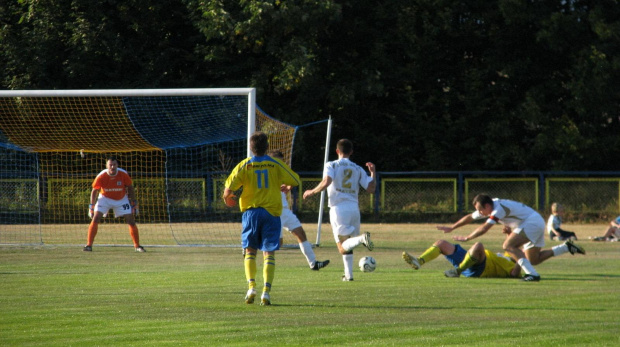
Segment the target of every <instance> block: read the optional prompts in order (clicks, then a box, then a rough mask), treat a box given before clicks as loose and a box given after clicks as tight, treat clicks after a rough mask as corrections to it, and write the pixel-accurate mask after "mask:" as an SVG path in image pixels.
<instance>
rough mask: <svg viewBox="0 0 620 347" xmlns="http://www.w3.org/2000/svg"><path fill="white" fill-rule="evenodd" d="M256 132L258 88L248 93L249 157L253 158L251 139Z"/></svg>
mask: <svg viewBox="0 0 620 347" xmlns="http://www.w3.org/2000/svg"><path fill="white" fill-rule="evenodd" d="M254 131H256V88H252V89H250V92H249V93H248V144H247V145H248V148H247V153H248V155H247V156H248V157H251V156H252V150H250V137H251V136H252V134H254Z"/></svg>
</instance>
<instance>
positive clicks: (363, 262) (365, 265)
mask: <svg viewBox="0 0 620 347" xmlns="http://www.w3.org/2000/svg"><path fill="white" fill-rule="evenodd" d="M359 266H360V270H362V272H373V271H375V268H376V267H377V261H376V260H375V258H373V257H370V256H366V257H363V258H362V259H360V262H359Z"/></svg>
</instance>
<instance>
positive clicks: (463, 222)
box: [437, 213, 474, 234]
mask: <svg viewBox="0 0 620 347" xmlns="http://www.w3.org/2000/svg"><path fill="white" fill-rule="evenodd" d="M473 221H474V218H473V217H472V216H471V213H470V214H468V215H467V216H465V217H463V218H461V219H459V221H458V222H456V223H454V224H452V226H450V227H446V226H443V225H438V226H437V230H441V231H443V232H444V234H447V233H451V232H452V231H453V230H454V229H456V228H460V227H462V226H463V225H467V224H469V223H471V222H473Z"/></svg>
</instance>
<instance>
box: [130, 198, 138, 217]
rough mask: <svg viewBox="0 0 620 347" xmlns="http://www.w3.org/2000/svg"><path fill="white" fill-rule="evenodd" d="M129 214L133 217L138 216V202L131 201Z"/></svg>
mask: <svg viewBox="0 0 620 347" xmlns="http://www.w3.org/2000/svg"><path fill="white" fill-rule="evenodd" d="M131 213H132V214H133V215H134V216H137V215H138V200H131Z"/></svg>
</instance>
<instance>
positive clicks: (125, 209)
mask: <svg viewBox="0 0 620 347" xmlns="http://www.w3.org/2000/svg"><path fill="white" fill-rule="evenodd" d="M110 210H114V217H116V218H118V217H122V216H124V215H127V214H131V204H130V203H129V198H128V197H127V195H125V197H124V198H122V199H120V200H114V199H110V198H106V197H105V196H103V195H99V199H97V203H96V204H95V212H101V213H103V214H104V215H107V214H108V211H110Z"/></svg>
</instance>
